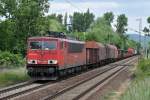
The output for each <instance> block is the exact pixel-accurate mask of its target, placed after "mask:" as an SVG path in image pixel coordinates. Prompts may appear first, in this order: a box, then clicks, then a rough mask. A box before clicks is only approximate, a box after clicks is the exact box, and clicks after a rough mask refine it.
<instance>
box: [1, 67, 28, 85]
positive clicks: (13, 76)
mask: <svg viewBox="0 0 150 100" xmlns="http://www.w3.org/2000/svg"><path fill="white" fill-rule="evenodd" d="M26 80H29V77H28V76H27V74H26V70H25V68H17V69H12V70H8V71H4V72H0V87H5V86H8V85H12V84H16V83H19V82H23V81H26Z"/></svg>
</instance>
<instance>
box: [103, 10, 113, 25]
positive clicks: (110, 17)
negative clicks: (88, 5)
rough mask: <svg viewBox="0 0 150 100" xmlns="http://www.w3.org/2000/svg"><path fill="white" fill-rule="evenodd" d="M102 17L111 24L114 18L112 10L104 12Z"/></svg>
mask: <svg viewBox="0 0 150 100" xmlns="http://www.w3.org/2000/svg"><path fill="white" fill-rule="evenodd" d="M104 19H105V20H106V22H107V25H109V26H111V23H112V22H113V19H114V14H113V13H112V12H107V13H105V14H104Z"/></svg>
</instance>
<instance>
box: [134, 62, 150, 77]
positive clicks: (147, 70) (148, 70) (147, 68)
mask: <svg viewBox="0 0 150 100" xmlns="http://www.w3.org/2000/svg"><path fill="white" fill-rule="evenodd" d="M136 74H139V75H144V76H145V75H150V59H141V60H140V62H139V64H138V68H137V73H136Z"/></svg>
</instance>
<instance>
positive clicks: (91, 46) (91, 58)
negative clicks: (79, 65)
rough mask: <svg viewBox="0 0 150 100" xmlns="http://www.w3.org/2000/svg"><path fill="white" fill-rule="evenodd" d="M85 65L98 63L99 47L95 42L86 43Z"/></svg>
mask: <svg viewBox="0 0 150 100" xmlns="http://www.w3.org/2000/svg"><path fill="white" fill-rule="evenodd" d="M85 48H86V63H87V65H90V64H93V65H94V64H96V63H98V62H99V60H100V57H99V45H98V43H97V42H95V41H88V42H86V46H85Z"/></svg>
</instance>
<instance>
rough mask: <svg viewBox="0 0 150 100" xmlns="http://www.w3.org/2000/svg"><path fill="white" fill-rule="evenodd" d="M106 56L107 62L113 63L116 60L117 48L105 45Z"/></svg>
mask: <svg viewBox="0 0 150 100" xmlns="http://www.w3.org/2000/svg"><path fill="white" fill-rule="evenodd" d="M106 54H107V59H108V62H110V61H115V60H116V59H117V58H118V49H117V47H116V46H114V45H110V44H107V45H106ZM109 60H110V61H109Z"/></svg>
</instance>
